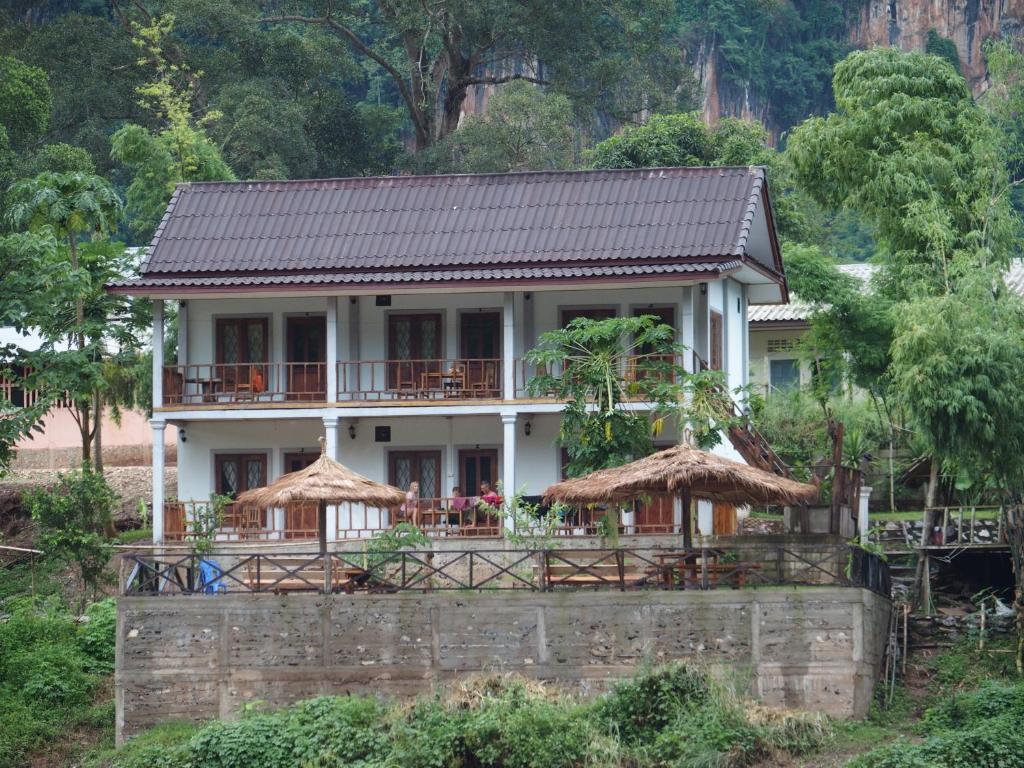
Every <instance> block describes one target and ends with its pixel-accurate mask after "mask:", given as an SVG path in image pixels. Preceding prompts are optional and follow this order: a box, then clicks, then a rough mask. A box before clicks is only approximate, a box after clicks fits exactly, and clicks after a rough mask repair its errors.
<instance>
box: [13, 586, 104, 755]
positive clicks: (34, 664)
mask: <svg viewBox="0 0 1024 768" xmlns="http://www.w3.org/2000/svg"><path fill="white" fill-rule="evenodd" d="M115 620H116V607H115V605H114V601H113V600H104V601H102V602H99V603H94V604H93V605H92V606H90V608H89V611H88V612H87V614H86V618H85V620H83V621H76V620H75V617H73V616H72V615H71V614H69V613H68V612H67V611H66V609H64V608H63V606H62V604H61V603H60V602H59V600H57V599H54V598H51V599H48V600H33V599H30V598H18V599H14V600H8V601H6V602H5V603H4V604H3V618H2V619H0V768H20V766H24V765H26V764H28V758H29V755H30V754H32V753H33V752H35V751H36V750H39V749H40V748H42V747H44V746H46V745H50V744H52V743H54V742H56V741H58V740H60V739H61V738H62V737H63V736H64V735H65V732H66V731H67V730H68V729H73V728H76V727H80V726H85V725H93V724H95V723H109V722H111V718H112V714H113V712H112V708H111V707H110V706H109V705H107V704H98V705H94V704H93V701H94V698H95V697H96V696H97V694H98V693H99V692H100V690H101V688H102V686H103V685H104V679H105V677H106V676H107V675H109V674H110V673H111V672H112V671H113V667H114V623H115ZM108 727H109V726H108Z"/></svg>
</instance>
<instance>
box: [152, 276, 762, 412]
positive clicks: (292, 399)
mask: <svg viewBox="0 0 1024 768" xmlns="http://www.w3.org/2000/svg"><path fill="white" fill-rule="evenodd" d="M158 304H159V303H158ZM744 311H745V299H744V292H743V288H742V286H741V285H739V284H738V283H734V282H732V281H729V280H725V281H721V282H719V283H715V284H709V285H704V284H697V285H690V286H669V287H656V288H642V289H641V288H623V289H619V290H608V289H589V290H575V291H534V292H525V291H507V292H491V293H476V294H461V295H455V294H453V295H447V296H439V295H434V294H425V295H410V294H405V295H402V294H395V295H391V296H383V297H381V296H377V297H374V296H359V297H356V296H327V297H322V296H321V297H312V298H308V299H302V298H298V297H268V298H267V299H262V300H261V299H253V298H247V299H223V300H205V299H194V300H188V301H186V302H180V304H179V310H178V317H177V327H178V335H177V342H178V348H177V350H176V353H175V355H174V358H175V359H173V360H158V359H154V387H153V389H154V402H153V406H154V408H155V409H165V410H169V411H189V412H206V411H216V410H232V409H243V410H245V409H251V410H268V409H296V408H322V407H331V408H334V407H337V408H347V407H354V408H374V407H388V406H392V407H405V406H409V407H414V408H415V407H416V406H435V407H437V406H452V407H456V406H460V405H462V406H470V405H480V404H482V403H489V404H491V405H496V404H502V403H508V402H519V403H526V402H537V403H540V404H543V403H552V402H554V401H556V400H557V399H558V398H557V397H556V392H554V391H552V390H551V388H543V387H542V388H538V387H537V386H531V382H533V381H534V380H535V379H537V378H538V377H544V375H546V374H548V375H551V376H555V377H557V376H560V375H562V373H563V372H564V365H562V364H559V363H557V362H556V363H548V365H547V367H543V366H542V367H538V365H537V364H535V363H533V362H530V359H529V353H530V350H532V349H533V348H534V347H536V346H537V344H538V341H539V340H540V339H541V338H542V337H543V335H544V333H546V332H548V331H552V330H555V329H558V328H563V327H565V326H566V325H568V324H569V323H570V322H571V321H572V320H574V319H576V318H589V319H595V320H600V319H605V318H611V317H635V316H640V315H654V316H656V317H658V318H659V319H660V320H661V321H662V322H663V323H665V324H667V325H669V326H671V327H673V328H675V329H676V341H677V342H678V344H679V345H680V346H681V347H683V348H685V349H686V350H687V351H686V353H685V355H683V356H682V357H681V359H680V360H678V361H676V362H677V363H678V364H679V365H680V366H682V367H684V368H686V369H687V370H697V369H698V368H699V365H698V364H697V363H696V362H694V359H695V358H694V355H696V354H699V355H700V356H701V357H703V358H705V359H708V360H709V361H710V363H711V367H713V368H720V369H722V370H724V371H725V372H726V374H727V376H728V379H729V385H730V387H736V386H740V385H741V384H742V383H743V380H744V377H745V375H746V370H745V368H746V365H745V344H744V340H745V336H746V318H745V315H744V314H743V312H744ZM160 315H162V305H161V306H160V308H159V310H158V312H157V317H156V325H155V327H154V338H155V339H156V338H160V337H161V336H162V335H163V318H162V317H161V316H160ZM154 346H155V349H154V352H156V351H157V350H158V349H159V346H157V345H154ZM161 346H162V345H161ZM645 351H649V350H644V349H637V350H635V352H636V354H635V355H634V356H633V357H630V358H628V359H623V361H622V363H621V365H620V370H619V371H618V376H619V379H620V381H621V382H622V383H623V385H624V388H625V389H626V390H627V392H628V390H629V389H630V384H632V383H635V382H637V381H639V380H640V379H641V378H643V377H646V376H650V375H652V371H651V369H652V368H653V367H655V363H656V362H657V361H656V360H654V359H653V358H651V357H650V356H649V355H647V354H644V353H645ZM158 357H159V356H158V355H156V354H154V358H158ZM634 389H639V388H638V387H635V388H634ZM637 399H638V400H642V398H639V397H638V398H637Z"/></svg>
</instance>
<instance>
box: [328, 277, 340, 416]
mask: <svg viewBox="0 0 1024 768" xmlns="http://www.w3.org/2000/svg"><path fill="white" fill-rule="evenodd" d="M337 399H338V297H337V296H328V297H327V402H329V403H333V402H335V401H336V400H337Z"/></svg>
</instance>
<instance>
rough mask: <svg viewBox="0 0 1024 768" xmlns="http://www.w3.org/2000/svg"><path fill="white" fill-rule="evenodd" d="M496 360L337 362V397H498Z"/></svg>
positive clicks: (498, 366)
mask: <svg viewBox="0 0 1024 768" xmlns="http://www.w3.org/2000/svg"><path fill="white" fill-rule="evenodd" d="M501 382H502V367H501V360H499V359H496V358H495V359H467V358H443V359H424V360H353V361H346V362H340V363H338V399H339V400H403V399H412V400H446V399H460V400H461V399H472V398H488V399H496V398H500V397H501Z"/></svg>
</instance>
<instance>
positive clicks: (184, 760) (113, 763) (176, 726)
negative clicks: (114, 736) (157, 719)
mask: <svg viewBox="0 0 1024 768" xmlns="http://www.w3.org/2000/svg"><path fill="white" fill-rule="evenodd" d="M198 730H199V726H198V725H195V724H194V723H181V722H170V723H162V724H160V725H158V726H156V727H155V728H151V729H149V730H148V731H144V732H143V733H140V734H139V735H138V736H135V737H133V738H132V739H131V740H130V741H128V742H127V743H126V744H125V745H124V746H123V747H121V749H119V750H117V751H116V752H106V753H102V754H99V755H96V756H95V757H94V759H92V760H91V761H87V762H86V763H85V768H191V766H192V762H191V759H190V757H189V755H190V751H191V750H190V747H189V740H190V739H191V738H192V736H194V735H195V734H196V732H197V731H198ZM254 768H255V766H254Z"/></svg>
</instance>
